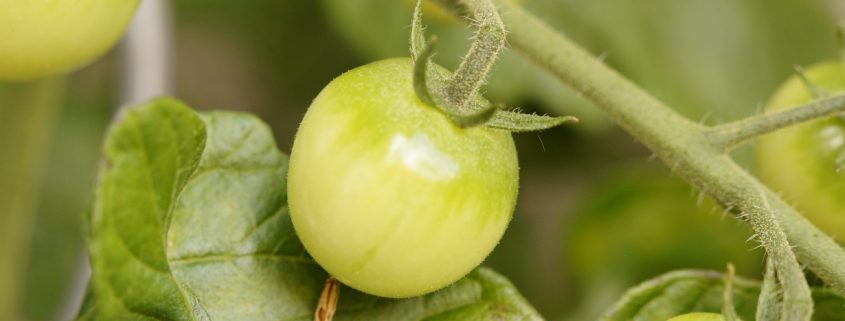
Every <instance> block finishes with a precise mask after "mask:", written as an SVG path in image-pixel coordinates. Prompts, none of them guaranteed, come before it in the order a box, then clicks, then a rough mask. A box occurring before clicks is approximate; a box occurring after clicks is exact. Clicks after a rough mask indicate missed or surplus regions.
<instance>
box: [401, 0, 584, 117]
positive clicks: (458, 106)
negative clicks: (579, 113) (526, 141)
mask: <svg viewBox="0 0 845 321" xmlns="http://www.w3.org/2000/svg"><path fill="white" fill-rule="evenodd" d="M465 6H466V7H467V10H468V11H469V12H471V13H472V18H473V19H475V20H476V21H477V23H476V25H477V27H478V31H477V33H476V36H475V40H474V42H473V44H472V46H471V47H470V51H469V53H467V55H466V57H465V58H464V60H463V61H462V62H461V64H460V66H459V67H458V70H457V71H456V72H455V73H454V74H452V75H442V74H437V73H433V72H430V71H429V68H428V66H429V64H430V63H431V58H432V56H433V55H434V46H435V44H436V43H437V37H436V36H432V37H431V40H430V41H428V42H426V41H425V34H424V31H423V29H424V27H423V24H422V0H417V4H416V7H415V8H414V16H413V21H412V24H411V41H410V42H411V43H410V47H411V48H410V49H411V56H412V57H413V59H414V78H413V79H414V91H415V92H416V94H417V97H418V98H419V99H420V100H421V101H423V102H425V103H426V104H428V105H430V106H433V107H435V108H436V109H437V110H438V111H440V112H442V113H443V114H444V115H445V116H446V117H448V118H449V119H450V120H451V121H452V122H453V123H454V124H455V125H457V126H459V127H461V128H470V127H475V126H479V125H485V126H487V127H490V128H496V129H502V130H507V131H510V132H528V131H538V130H544V129H548V128H552V127H555V126H559V125H562V124H566V123H576V122H578V119H577V118H575V117H574V116H558V117H553V116H546V115H536V114H523V113H519V112H516V111H507V110H504V109H501V108H499V107H498V106H496V105H494V104H491V103H490V102H489V101H487V100H486V99H484V97H482V96H481V95H480V94H479V88H480V87H481V85H482V84H483V82H484V80H485V79H486V78H487V74H488V73H489V72H490V69H491V68H492V66H493V64H494V63H495V60H496V57H497V56H498V54H499V52H500V51H501V49H502V48H503V47H504V45H505V32H504V24H503V23H502V21H501V19H500V18H499V14H498V12H497V11H496V8H495V6H493V4H492V3H490V1H487V0H483V1H466V3H465Z"/></svg>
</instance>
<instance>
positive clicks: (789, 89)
mask: <svg viewBox="0 0 845 321" xmlns="http://www.w3.org/2000/svg"><path fill="white" fill-rule="evenodd" d="M806 76H807V78H808V79H809V81H810V82H812V83H813V84H814V85H815V86H816V87H818V88H819V89H820V90H822V91H824V92H827V93H828V94H836V93H837V92H838V93H841V92H842V91H843V90H845V69H843V66H842V64H841V63H838V62H830V63H823V64H818V65H816V66H813V67H811V68H809V69H807V71H806ZM815 99H816V98H815V97H813V95H812V94H811V93H810V90H808V89H807V86H806V85H805V84H804V83H803V82H801V80H800V79H799V78H798V77H792V78H790V79H789V80H787V81H786V82H785V83H784V84H783V85H782V86H781V87H780V88H779V89H778V90H777V91H776V92H775V94H774V96H773V97H772V99H771V101H770V102H769V105H768V107H767V111H768V112H775V111H780V110H784V109H787V108H790V107H794V106H797V105H801V104H804V103H808V102H811V101H813V100H815ZM843 117H845V116H837V117H831V118H828V119H822V120H817V121H813V122H809V123H804V124H800V125H797V126H792V127H789V128H785V129H781V130H779V131H776V132H774V133H771V134H768V135H765V136H762V137H760V139H759V143H758V146H757V160H758V165H759V171H760V178H761V179H762V180H763V181H764V182H765V183H766V184H768V185H769V187H771V188H772V189H773V190H774V191H775V192H782V193H783V196H784V197H785V199H786V200H787V201H789V202H790V203H792V204H793V205H795V207H796V208H797V209H798V210H799V211H800V212H801V213H802V214H804V215H805V216H806V217H807V218H808V219H810V221H812V222H813V223H814V224H815V225H816V226H818V227H819V228H820V229H821V230H822V231H825V232H826V233H828V234H830V235H831V236H834V237H836V238H837V239H838V240H840V241H841V240H843V239H844V238H845V118H843Z"/></svg>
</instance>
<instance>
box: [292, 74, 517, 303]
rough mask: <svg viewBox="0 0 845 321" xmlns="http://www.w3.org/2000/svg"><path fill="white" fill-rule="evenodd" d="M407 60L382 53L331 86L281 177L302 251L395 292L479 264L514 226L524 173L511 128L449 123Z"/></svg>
mask: <svg viewBox="0 0 845 321" xmlns="http://www.w3.org/2000/svg"><path fill="white" fill-rule="evenodd" d="M412 68H413V62H412V61H411V60H410V59H406V58H397V59H387V60H381V61H377V62H374V63H371V64H369V65H365V66H362V67H358V68H356V69H353V70H351V71H348V72H346V73H345V74H343V75H341V76H340V77H338V78H336V79H335V80H333V81H332V82H331V83H329V84H328V85H327V86H326V87H325V88H324V89H323V91H322V92H320V94H319V95H318V96H317V98H316V99H315V100H314V102H313V103H312V105H311V106H310V107H309V109H308V111H307V113H306V114H305V117H304V119H303V121H302V124H301V125H300V127H299V130H298V131H297V134H296V138H295V140H294V144H293V149H292V150H291V158H290V169H289V173H288V197H289V200H288V204H289V206H290V212H291V219H292V220H293V225H294V228H295V230H296V232H297V235H298V236H299V238H300V239H301V241H302V243H303V244H304V246H305V248H306V250H307V251H308V253H309V254H310V255H311V256H312V257H313V258H314V259H315V260H316V261H317V263H319V264H320V265H321V266H322V267H323V268H324V269H326V270H327V271H328V272H329V273H330V274H331V275H332V276H334V277H335V278H337V279H338V280H340V281H341V282H343V283H344V284H346V285H348V286H350V287H352V288H355V289H358V290H360V291H363V292H366V293H369V294H373V295H377V296H383V297H392V298H402V297H411V296H417V295H421V294H425V293H428V292H431V291H434V290H437V289H440V288H442V287H445V286H447V285H449V284H450V283H452V282H454V281H456V280H458V279H459V278H461V277H463V276H464V275H466V274H467V273H469V272H470V271H471V270H472V269H473V268H475V267H476V266H478V265H479V264H480V263H481V262H482V261H483V260H484V258H485V257H487V255H488V254H489V253H490V252H491V251H492V250H493V248H494V247H495V245H496V244H497V243H498V241H499V240H500V239H501V237H502V235H503V234H504V231H505V229H506V228H507V225H508V223H509V222H510V219H511V216H512V213H513V210H514V206H515V204H516V194H517V187H518V179H519V177H518V172H519V168H518V167H519V166H518V162H517V155H516V148H515V146H514V142H513V139H512V138H511V135H510V133H509V132H506V131H502V130H497V129H490V128H487V127H484V126H478V127H474V128H469V129H463V128H459V127H458V126H456V125H454V124H453V123H452V122H451V121H450V120H448V119H447V118H446V116H445V115H443V114H442V113H440V112H439V111H437V110H436V109H435V108H434V107H432V106H428V105H426V104H424V103H423V102H422V101H420V100H419V99H418V98H417V96H416V94H415V93H414V90H413V87H412V78H411V77H412ZM434 69H435V72H441V73H446V71H445V69H443V68H442V67H439V66H437V67H434Z"/></svg>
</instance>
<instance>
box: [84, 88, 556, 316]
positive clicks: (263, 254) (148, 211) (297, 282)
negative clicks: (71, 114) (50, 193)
mask: <svg viewBox="0 0 845 321" xmlns="http://www.w3.org/2000/svg"><path fill="white" fill-rule="evenodd" d="M104 151H105V152H104V153H105V157H104V160H103V164H102V166H101V169H100V179H99V182H98V185H97V187H96V189H95V199H94V203H93V208H92V211H91V216H90V218H89V220H90V222H89V244H90V246H89V250H90V252H91V262H92V267H93V275H92V280H91V283H90V284H89V292H88V296H87V298H86V300H85V303H84V304H83V307H82V309H81V311H80V314H79V317H78V320H100V319H101V320H311V319H312V318H313V316H312V313H313V311H314V308H315V307H316V305H317V300H318V296H319V295H320V292H321V290H322V286H323V282H324V281H325V280H326V278H327V274H326V272H325V271H323V270H322V269H321V268H320V267H319V266H318V265H317V264H316V263H315V262H314V261H313V260H312V259H311V258H310V257H309V256H308V255H307V253H306V252H305V250H304V249H303V247H302V245H301V244H300V242H299V240H298V239H297V237H296V235H295V233H294V230H293V226H292V224H291V221H290V218H289V216H288V212H287V200H286V184H285V177H286V171H287V157H286V156H285V155H284V154H282V153H281V152H280V151H279V150H278V149H277V148H276V145H275V142H274V141H273V138H272V134H271V132H270V129H269V128H268V127H267V126H266V125H265V124H263V123H262V122H261V121H259V120H258V119H257V118H255V117H254V116H251V115H247V114H242V113H229V112H213V113H207V114H202V115H200V114H197V113H195V112H193V111H192V110H190V109H189V108H188V107H186V106H184V105H183V104H181V103H179V102H176V101H173V100H167V99H162V100H156V101H153V102H151V103H148V104H146V105H144V106H140V107H136V108H132V109H129V110H128V111H127V112H126V113H125V114H123V116H122V119H121V120H120V121H119V122H117V123H116V124H115V125H113V127H112V128H111V130H110V132H109V135H108V137H107V139H106V143H105V148H104ZM420 319H426V320H491V319H495V320H540V319H541V318H540V316H539V315H538V314H537V313H536V312H535V311H534V309H533V308H532V307H531V306H530V305H529V304H528V303H527V302H526V301H525V300H524V299H523V298H522V296H521V295H520V294H519V293H518V292H517V290H516V289H515V288H514V287H513V285H511V284H510V283H509V282H508V281H507V280H506V279H505V278H503V277H502V276H500V275H498V274H496V273H495V272H493V271H491V270H488V269H484V268H481V269H477V270H475V271H473V272H472V273H471V274H470V275H468V276H467V277H465V278H463V279H461V280H460V281H458V282H456V283H455V284H453V285H452V286H450V287H448V288H446V289H443V290H440V291H438V292H435V293H432V294H429V295H425V296H421V297H416V298H411V299H404V300H393V299H385V298H378V297H374V296H370V295H366V294H363V293H360V292H357V291H355V290H352V289H350V288H343V289H342V290H341V294H340V303H339V306H338V313H337V315H336V316H335V320H420Z"/></svg>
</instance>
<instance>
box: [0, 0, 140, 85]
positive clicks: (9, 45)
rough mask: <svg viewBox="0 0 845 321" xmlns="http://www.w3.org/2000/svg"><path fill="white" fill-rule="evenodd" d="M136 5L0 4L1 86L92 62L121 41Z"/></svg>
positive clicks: (105, 1)
mask: <svg viewBox="0 0 845 321" xmlns="http://www.w3.org/2000/svg"><path fill="white" fill-rule="evenodd" d="M137 6H138V0H73V1H69V0H0V81H25V80H33V79H37V78H43V77H48V76H52V75H56V74H60V73H63V72H68V71H71V70H73V69H76V68H79V67H81V66H82V65H84V64H86V63H89V62H91V61H92V60H94V59H96V58H97V57H99V56H100V55H102V54H103V53H105V52H106V51H107V50H108V49H109V48H111V47H112V46H113V45H114V43H115V42H116V41H117V40H118V39H119V38H120V36H121V35H122V34H123V32H124V30H125V29H126V26H127V24H128V23H129V21H130V20H132V15H133V14H134V13H135V8H136V7H137Z"/></svg>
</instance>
